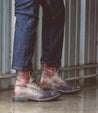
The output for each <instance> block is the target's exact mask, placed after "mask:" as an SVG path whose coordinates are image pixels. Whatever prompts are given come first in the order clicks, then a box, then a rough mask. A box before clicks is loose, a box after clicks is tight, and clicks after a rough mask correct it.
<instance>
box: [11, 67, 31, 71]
mask: <svg viewBox="0 0 98 113" xmlns="http://www.w3.org/2000/svg"><path fill="white" fill-rule="evenodd" d="M12 69H14V70H19V71H33V69H32V68H27V67H21V66H12Z"/></svg>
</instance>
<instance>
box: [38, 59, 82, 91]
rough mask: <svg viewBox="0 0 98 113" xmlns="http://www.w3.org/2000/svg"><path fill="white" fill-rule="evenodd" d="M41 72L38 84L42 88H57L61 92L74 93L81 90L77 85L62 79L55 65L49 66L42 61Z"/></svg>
mask: <svg viewBox="0 0 98 113" xmlns="http://www.w3.org/2000/svg"><path fill="white" fill-rule="evenodd" d="M42 66H43V67H42V73H41V77H40V81H39V85H40V86H42V87H43V88H50V89H57V90H58V91H59V92H61V93H75V92H79V91H81V88H80V86H78V85H69V84H67V83H66V81H64V80H63V79H62V78H61V77H60V76H59V75H58V72H57V68H56V67H49V66H47V64H46V63H45V62H44V61H42Z"/></svg>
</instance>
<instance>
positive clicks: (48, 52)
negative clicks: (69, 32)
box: [41, 0, 65, 67]
mask: <svg viewBox="0 0 98 113" xmlns="http://www.w3.org/2000/svg"><path fill="white" fill-rule="evenodd" d="M42 6H43V30H42V48H43V52H42V58H41V61H45V62H46V64H47V65H49V66H57V67H59V66H60V64H61V55H62V47H63V33H64V21H65V8H64V3H63V0H42Z"/></svg>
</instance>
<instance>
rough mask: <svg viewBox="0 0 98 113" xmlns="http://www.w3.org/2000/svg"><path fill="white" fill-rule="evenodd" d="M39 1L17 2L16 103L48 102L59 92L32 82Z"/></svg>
mask: <svg viewBox="0 0 98 113" xmlns="http://www.w3.org/2000/svg"><path fill="white" fill-rule="evenodd" d="M38 10H39V0H15V16H16V24H15V38H14V49H13V62H12V69H15V70H16V75H17V79H16V83H15V88H14V93H13V100H14V101H28V100H29V99H30V100H36V101H46V100H52V99H54V98H57V97H58V96H59V95H60V93H58V92H57V91H53V90H51V91H44V90H42V89H41V88H40V87H39V86H37V85H36V84H34V83H33V82H31V79H30V78H31V71H32V62H31V59H32V56H33V51H34V46H35V41H36V27H37V24H38Z"/></svg>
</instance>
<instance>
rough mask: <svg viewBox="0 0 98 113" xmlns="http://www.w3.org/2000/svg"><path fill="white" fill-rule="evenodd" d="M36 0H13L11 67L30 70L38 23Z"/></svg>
mask: <svg viewBox="0 0 98 113" xmlns="http://www.w3.org/2000/svg"><path fill="white" fill-rule="evenodd" d="M38 10H39V4H38V0H15V16H16V24H15V37H14V49H13V61H12V69H15V70H20V71H32V62H31V59H32V56H33V52H34V46H35V41H36V27H37V24H38Z"/></svg>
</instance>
